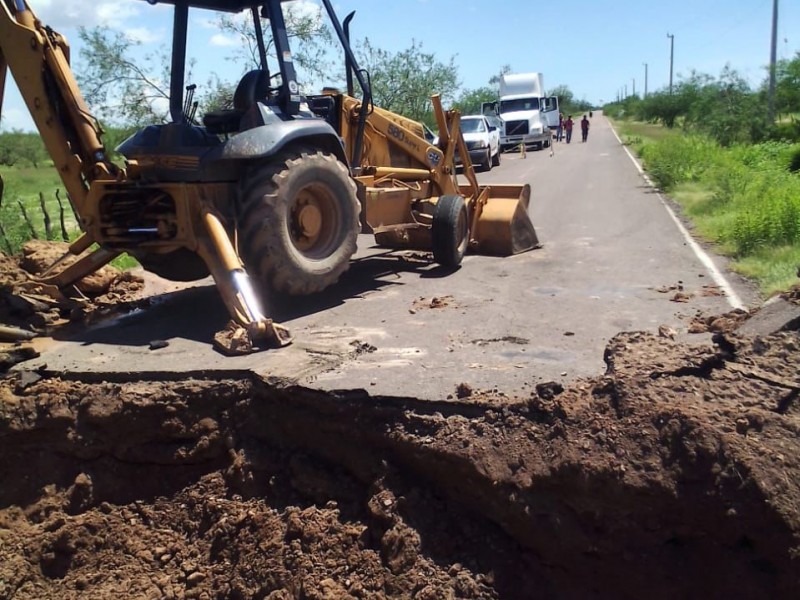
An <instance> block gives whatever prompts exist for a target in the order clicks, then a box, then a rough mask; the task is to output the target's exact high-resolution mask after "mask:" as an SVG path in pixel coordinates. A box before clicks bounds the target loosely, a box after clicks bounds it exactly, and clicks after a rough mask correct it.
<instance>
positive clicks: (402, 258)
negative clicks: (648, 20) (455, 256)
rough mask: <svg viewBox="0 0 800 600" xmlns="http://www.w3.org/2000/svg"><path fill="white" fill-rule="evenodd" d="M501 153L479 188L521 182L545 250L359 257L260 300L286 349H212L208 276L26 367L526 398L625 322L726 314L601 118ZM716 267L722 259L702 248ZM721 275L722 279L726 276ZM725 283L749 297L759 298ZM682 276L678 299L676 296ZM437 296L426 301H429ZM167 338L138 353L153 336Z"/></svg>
mask: <svg viewBox="0 0 800 600" xmlns="http://www.w3.org/2000/svg"><path fill="white" fill-rule="evenodd" d="M576 133H577V135H576V137H577V138H578V139H577V140H576V139H574V138H573V141H572V143H571V144H569V145H567V144H565V143H563V142H562V143H557V144H554V149H553V150H554V151H553V152H552V153H550V152H549V151H548V150H543V151H538V152H533V151H529V152H528V153H527V157H525V158H522V157H521V156H520V155H519V154H503V156H502V164H501V165H500V166H499V167H496V168H495V169H493V170H492V171H490V172H488V173H481V174H479V176H478V177H479V181H481V182H485V183H502V182H506V183H518V182H528V183H530V184H531V186H532V189H533V197H532V203H531V211H530V212H531V217H532V220H533V223H534V225H535V227H536V231H537V233H538V235H539V239H540V241H541V243H542V244H543V247H542V248H541V249H538V250H534V251H531V252H527V253H524V254H520V255H517V256H513V257H509V258H495V257H486V256H475V255H468V256H467V257H466V258H465V260H464V262H463V264H462V267H461V268H460V269H459V270H457V271H456V272H453V273H444V272H442V271H441V270H440V269H439V268H437V267H436V266H434V265H432V264H430V263H429V262H427V261H426V260H421V259H420V258H419V253H416V254H413V253H412V254H408V253H396V252H394V253H393V252H388V251H385V250H380V249H377V248H375V247H374V245H373V242H372V238H371V236H361V239H360V240H359V252H358V255H357V257H356V259H355V260H354V261H353V262H352V265H351V268H350V270H349V271H348V272H347V274H346V275H345V276H344V277H343V279H342V281H341V282H340V284H338V285H337V286H335V287H334V288H332V289H330V290H327V291H326V292H325V293H324V294H323V295H322V297H317V298H301V299H298V300H297V301H296V302H293V303H292V304H291V306H273V307H268V308H269V310H270V311H271V312H272V314H273V315H274V316H275V317H276V318H277V319H278V320H280V321H281V322H283V323H284V324H285V325H287V326H288V327H289V328H290V329H291V331H292V333H293V335H294V336H295V343H294V344H293V345H292V346H290V347H287V348H285V349H281V350H273V351H268V352H263V353H258V354H253V355H250V356H245V357H236V358H229V357H224V356H222V355H220V354H218V353H217V352H216V351H214V350H213V349H212V347H211V345H210V340H211V338H212V336H213V333H214V332H215V331H217V330H218V329H220V328H221V327H222V326H223V325H224V323H225V322H226V321H227V314H226V312H225V310H224V308H223V306H222V304H221V302H220V301H219V299H218V297H217V293H216V290H215V288H214V287H213V285H204V286H200V287H196V288H192V289H186V290H181V291H177V292H174V293H169V294H166V295H165V296H164V297H163V299H162V301H160V302H159V303H158V304H157V306H154V307H153V308H151V309H148V310H147V311H142V312H138V313H136V314H132V315H129V316H127V317H125V318H122V319H116V320H114V321H110V322H108V323H104V324H103V325H102V326H100V327H96V328H94V329H92V330H90V331H86V332H82V333H80V334H79V335H78V336H77V337H73V338H72V339H69V340H67V339H64V340H56V341H55V342H53V343H52V344H49V345H48V346H47V349H46V350H45V351H44V352H43V354H42V356H41V358H40V359H38V360H37V361H32V362H29V363H25V368H37V367H41V366H42V365H46V367H45V368H46V369H47V370H50V371H61V370H67V371H71V372H73V373H83V374H90V373H91V374H94V376H95V377H98V378H104V377H111V376H112V375H116V376H117V377H119V376H122V377H126V378H127V377H130V376H134V377H135V376H137V375H139V376H153V375H158V374H166V373H171V372H175V371H185V372H189V373H191V374H196V375H206V374H213V373H220V372H239V371H255V372H257V373H259V374H261V375H266V376H271V377H277V378H286V379H287V380H289V381H293V382H297V383H300V384H302V385H306V386H309V387H312V388H319V389H344V390H347V389H359V388H360V389H366V390H368V391H369V392H370V393H372V394H381V395H391V396H412V397H418V398H430V399H444V398H446V397H447V396H448V395H453V394H454V393H455V389H456V386H457V385H458V384H461V383H466V384H468V385H469V386H471V387H472V388H473V389H476V390H493V389H497V390H500V391H503V392H505V393H507V394H516V393H524V394H527V393H529V390H530V386H532V385H534V384H536V383H538V382H541V381H550V380H556V381H562V382H565V383H566V382H568V381H571V380H574V379H576V378H579V377H584V376H592V375H598V374H601V373H602V372H603V371H604V369H605V365H604V363H603V350H604V347H605V345H606V342H607V341H608V340H609V339H610V338H611V337H612V336H614V335H615V334H616V333H618V332H620V331H623V330H646V331H653V332H655V331H657V329H658V327H659V325H662V324H663V325H668V326H670V327H672V328H673V329H675V330H676V331H678V332H679V334H683V336H684V337H686V338H687V339H688V338H691V339H692V340H696V341H702V340H704V339H707V338H704V337H703V336H697V335H693V336H689V335H686V334H685V332H686V329H687V326H688V324H689V321H690V320H691V317H692V316H694V315H695V314H696V313H698V312H699V313H702V314H718V313H722V312H726V311H728V310H730V309H731V302H730V298H728V297H724V296H718V295H708V294H709V291H708V289H709V288H704V286H710V285H714V281H713V280H712V275H711V273H710V272H709V270H708V268H707V267H706V266H705V265H704V264H703V263H702V262H701V260H700V259H699V258H698V256H697V255H696V254H695V253H694V252H693V250H692V248H691V246H690V244H689V243H687V240H686V239H685V238H684V237H683V235H682V234H681V232H680V231H679V228H678V226H677V225H676V223H675V221H674V220H673V219H672V217H670V215H669V213H668V211H667V209H666V208H665V206H664V203H663V201H662V198H661V197H660V195H659V194H657V193H656V192H655V191H654V190H653V189H652V188H651V187H650V186H649V185H648V184H647V183H646V181H645V180H644V179H643V177H642V176H641V175H640V173H639V172H638V170H637V168H636V166H635V165H634V163H633V162H632V161H631V159H630V158H629V156H628V155H627V154H626V153H625V150H624V147H623V146H621V145H620V143H619V141H618V140H617V138H616V137H615V136H614V134H613V132H612V130H611V128H610V125H609V123H608V122H607V121H606V119H605V118H604V117H602V116H601V115H595V116H594V118H593V119H592V129H591V133H590V136H589V140H588V142H587V143H581V142H580V133H579V132H576ZM712 260H713V262H714V263H715V264H716V265H717V266H718V267H719V268H720V269H721V272H722V273H725V262H724V261H723V260H722V259H719V258H718V257H713V256H712ZM725 274H726V276H729V274H727V273H725ZM729 281H730V283H731V284H732V286H733V289H734V290H735V292H736V294H737V295H738V296H739V297H740V298H741V300H742V302H743V303H744V304H746V305H754V304H756V303H757V302H758V298H757V295H756V294H755V293H754V292H753V290H752V289H751V288H750V287H749V286H748V285H747V284H746V283H745V282H742V281H740V280H739V279H738V278H736V277H735V276H729ZM679 285H680V286H682V287H683V293H685V294H686V296H687V300H688V301H687V302H675V301H673V299H674V297H675V294H676V293H677V291H678V290H677V289H672V290H670V291H667V292H665V291H659V290H664V289H667V288H671V287H674V286H679ZM433 298H438V299H440V300H441V302H440V304H441V306H439V307H431V300H432V299H433ZM156 339H158V340H166V341H167V342H169V345H168V346H167V347H165V348H161V349H158V350H150V349H149V344H150V342H151V341H153V340H156Z"/></svg>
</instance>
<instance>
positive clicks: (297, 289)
mask: <svg viewBox="0 0 800 600" xmlns="http://www.w3.org/2000/svg"><path fill="white" fill-rule="evenodd" d="M359 206H360V205H359V202H358V198H357V197H356V185H355V183H354V182H353V180H352V178H351V177H350V173H349V172H348V170H347V167H345V165H343V164H342V163H341V162H340V161H339V160H338V159H337V158H336V157H335V156H333V155H332V154H328V153H326V152H321V151H317V150H313V149H310V150H306V149H303V150H293V151H287V152H286V153H283V154H279V155H278V156H276V157H275V158H274V160H273V161H271V162H270V164H268V165H262V166H261V167H260V168H258V169H254V170H252V171H251V172H250V173H249V174H248V176H247V178H246V179H245V180H244V182H243V183H242V187H241V192H240V223H239V230H240V231H241V233H242V236H241V238H242V240H241V253H242V258H243V260H244V263H245V266H246V267H247V270H248V273H250V275H251V276H252V277H253V278H254V279H255V280H256V281H258V282H259V283H260V284H261V285H262V286H264V287H265V288H266V289H267V290H271V291H276V292H279V293H283V294H290V295H304V294H313V293H316V292H319V291H322V290H323V289H325V288H326V287H328V286H330V285H333V284H334V283H336V281H338V279H339V277H340V276H341V274H342V273H344V271H346V270H347V268H348V267H349V265H350V257H351V256H352V255H353V254H354V253H355V251H356V240H357V238H358V232H359V229H360V226H359V212H360V208H359Z"/></svg>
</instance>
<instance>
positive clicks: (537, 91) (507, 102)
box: [481, 73, 558, 150]
mask: <svg viewBox="0 0 800 600" xmlns="http://www.w3.org/2000/svg"><path fill="white" fill-rule="evenodd" d="M481 112H483V114H484V115H485V114H490V115H491V114H496V115H497V116H499V117H500V118H501V119H502V120H503V122H504V125H505V126H504V131H503V132H502V134H501V136H500V146H501V148H502V149H503V150H506V149H509V148H511V147H514V146H519V144H522V143H524V144H525V145H526V146H527V145H528V144H533V145H534V147H536V148H543V147H544V148H546V147H548V146H549V145H550V143H551V141H552V136H553V134H552V131H551V129H552V130H555V129H556V128H557V127H558V98H557V97H556V96H550V97H546V96H545V95H544V78H543V77H542V74H541V73H508V74H506V75H502V76H501V77H500V100H499V101H497V102H487V103H484V105H483V107H482V111H481Z"/></svg>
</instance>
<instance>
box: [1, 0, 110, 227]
mask: <svg viewBox="0 0 800 600" xmlns="http://www.w3.org/2000/svg"><path fill="white" fill-rule="evenodd" d="M7 69H11V74H12V75H13V76H14V80H15V81H16V83H17V87H18V88H19V90H20V93H21V94H22V98H23V99H24V100H25V103H26V104H27V106H28V110H29V111H30V114H31V116H32V117H33V120H34V122H35V123H36V127H37V129H38V130H39V134H40V135H41V136H42V140H43V141H44V145H45V147H46V148H47V151H48V153H49V154H50V157H51V158H52V159H53V164H54V166H55V167H56V169H57V170H58V174H59V176H60V177H61V180H62V181H63V182H64V187H65V188H66V190H67V193H68V195H69V199H70V202H71V203H72V207H73V209H74V210H75V212H76V214H78V215H83V214H85V211H84V208H85V205H86V201H87V195H88V189H89V182H91V181H92V180H94V179H115V178H116V177H117V176H118V175H119V169H118V168H117V167H116V166H115V165H114V164H113V163H112V162H111V161H110V160H108V158H107V157H106V153H105V147H104V146H103V142H102V141H101V139H100V135H101V133H102V130H101V129H100V126H99V124H98V123H97V121H96V120H95V118H94V117H93V116H92V115H91V113H90V112H89V109H88V108H87V106H86V103H85V102H84V100H83V97H82V96H81V93H80V91H79V90H78V85H77V83H76V82H75V77H74V75H73V74H72V70H71V69H70V66H69V46H68V45H67V42H66V40H65V39H64V38H63V37H62V36H61V35H59V34H58V33H56V32H55V31H53V30H52V29H50V28H49V27H45V26H44V25H43V24H42V23H41V21H39V20H38V19H37V18H36V16H35V15H34V14H33V11H32V10H31V8H30V6H29V5H28V3H27V2H26V1H25V0H0V84H2V83H4V80H5V73H6V70H7ZM3 89H4V86H0V115H2V99H3V96H2V90H3Z"/></svg>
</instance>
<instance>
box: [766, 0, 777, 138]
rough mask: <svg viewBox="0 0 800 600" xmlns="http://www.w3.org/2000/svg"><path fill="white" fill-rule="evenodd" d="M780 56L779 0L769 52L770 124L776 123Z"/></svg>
mask: <svg viewBox="0 0 800 600" xmlns="http://www.w3.org/2000/svg"><path fill="white" fill-rule="evenodd" d="M777 55H778V0H773V2H772V44H771V46H770V50H769V92H768V100H767V106H768V108H767V112H768V115H767V116H768V118H769V122H770V123H774V122H775V69H776V62H777Z"/></svg>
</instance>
